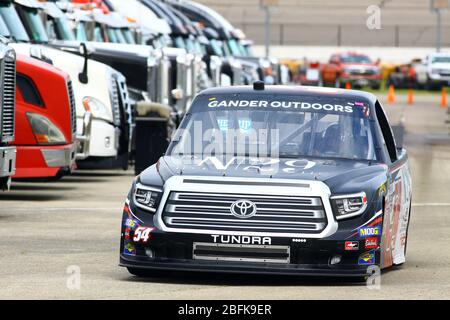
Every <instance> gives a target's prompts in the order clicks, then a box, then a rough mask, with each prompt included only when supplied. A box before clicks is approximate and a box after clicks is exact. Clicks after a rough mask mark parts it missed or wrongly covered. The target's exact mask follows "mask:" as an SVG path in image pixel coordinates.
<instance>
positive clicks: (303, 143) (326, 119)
mask: <svg viewBox="0 0 450 320" xmlns="http://www.w3.org/2000/svg"><path fill="white" fill-rule="evenodd" d="M275 99H277V100H275ZM275 99H273V100H272V99H268V97H267V96H261V97H255V96H253V95H252V96H249V97H236V96H232V97H231V99H228V98H226V97H223V98H219V97H203V98H202V97H200V98H197V99H196V101H195V102H194V104H193V105H192V107H191V109H190V110H191V113H189V114H188V117H187V118H186V119H185V120H184V121H183V123H182V125H181V127H180V129H179V130H178V132H177V134H176V136H175V138H174V140H173V142H172V143H171V145H170V147H169V150H168V154H170V155H190V156H192V155H194V156H199V157H206V156H211V155H230V156H255V157H272V158H274V157H275V158H276V157H279V158H294V159H296V158H299V157H305V156H309V157H323V158H343V159H352V160H376V158H377V157H376V155H375V148H374V139H373V136H372V121H371V120H370V117H369V110H370V109H369V107H368V104H367V103H365V102H356V101H353V102H347V101H337V100H336V99H328V98H321V99H318V98H316V97H302V96H300V97H299V96H297V97H296V96H292V97H283V100H278V99H279V98H277V97H275Z"/></svg>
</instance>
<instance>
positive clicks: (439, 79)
mask: <svg viewBox="0 0 450 320" xmlns="http://www.w3.org/2000/svg"><path fill="white" fill-rule="evenodd" d="M428 79H429V81H430V82H432V83H435V84H444V85H447V84H448V85H450V75H441V74H434V73H431V74H429V76H428Z"/></svg>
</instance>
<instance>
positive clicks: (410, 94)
mask: <svg viewBox="0 0 450 320" xmlns="http://www.w3.org/2000/svg"><path fill="white" fill-rule="evenodd" d="M408 104H409V105H413V104H414V91H413V89H409V90H408Z"/></svg>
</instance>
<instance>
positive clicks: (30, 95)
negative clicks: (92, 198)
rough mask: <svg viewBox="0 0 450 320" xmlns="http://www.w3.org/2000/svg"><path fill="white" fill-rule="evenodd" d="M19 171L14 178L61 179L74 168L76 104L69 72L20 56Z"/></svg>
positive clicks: (17, 118) (18, 90) (18, 107)
mask: <svg viewBox="0 0 450 320" xmlns="http://www.w3.org/2000/svg"><path fill="white" fill-rule="evenodd" d="M16 88H17V104H16V107H17V110H16V136H15V140H14V142H13V144H14V145H15V146H16V148H17V164H16V173H15V175H14V176H13V179H27V180H29V179H42V178H44V179H52V178H60V177H62V176H63V175H65V174H68V173H70V172H71V171H72V170H73V169H74V168H75V154H76V132H77V125H76V123H77V122H76V110H75V109H76V107H75V98H74V95H73V87H72V82H71V80H70V77H69V75H68V74H67V73H65V72H63V71H61V70H59V69H57V68H55V67H53V66H51V65H50V64H48V63H46V62H43V61H40V60H37V59H33V58H29V57H27V56H23V55H20V54H18V55H17V85H16Z"/></svg>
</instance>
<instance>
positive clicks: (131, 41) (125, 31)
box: [122, 28, 136, 44]
mask: <svg viewBox="0 0 450 320" xmlns="http://www.w3.org/2000/svg"><path fill="white" fill-rule="evenodd" d="M122 34H123V36H124V37H125V40H126V41H127V43H128V44H136V40H134V37H133V33H132V32H131V30H130V29H126V28H124V29H122Z"/></svg>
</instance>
